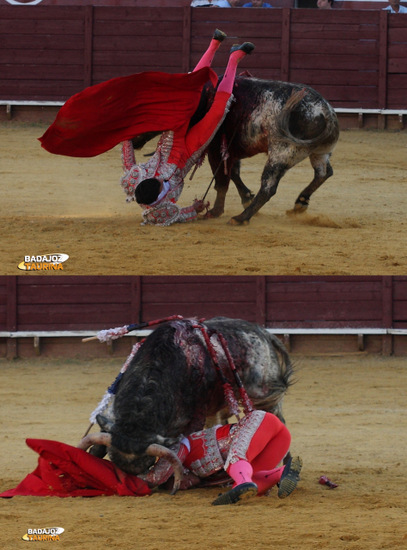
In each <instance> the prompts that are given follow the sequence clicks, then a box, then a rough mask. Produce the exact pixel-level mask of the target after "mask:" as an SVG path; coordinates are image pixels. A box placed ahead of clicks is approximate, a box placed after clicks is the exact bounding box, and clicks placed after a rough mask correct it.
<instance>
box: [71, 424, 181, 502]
mask: <svg viewBox="0 0 407 550" xmlns="http://www.w3.org/2000/svg"><path fill="white" fill-rule="evenodd" d="M97 421H98V424H99V425H100V427H101V428H102V430H103V431H102V432H99V433H95V434H88V435H86V436H85V437H83V438H82V440H81V441H80V442H79V444H78V447H79V448H80V449H83V450H84V451H87V450H88V449H89V448H90V447H92V446H93V445H100V446H104V447H106V448H107V451H108V454H109V458H110V460H111V461H112V462H113V463H114V464H115V465H116V466H117V467H119V468H120V469H121V470H123V471H124V472H126V473H129V474H135V475H139V474H142V473H145V472H147V470H148V469H149V468H150V467H151V466H153V464H154V463H155V461H156V459H157V458H163V459H164V460H167V461H168V462H169V463H170V464H171V466H172V467H173V470H174V487H173V490H172V494H175V493H176V492H177V490H178V489H179V486H180V483H181V480H182V477H183V471H184V469H183V466H182V464H181V461H180V460H179V458H178V456H177V455H176V454H175V453H174V452H173V451H171V449H168V448H167V447H165V446H164V443H167V444H171V443H173V442H174V440H171V441H169V440H167V438H163V437H161V436H159V435H157V436H155V440H156V442H151V443H149V444H148V445H147V446H144V449H143V446H140V445H137V444H135V445H134V447H135V451H136V452H132V451H133V449H132V451H131V452H125V451H123V450H121V449H120V448H119V447H118V444H117V442H118V441H120V440H122V439H123V437H122V436H120V434H117V432H116V430H115V427H114V423H113V422H111V421H110V420H108V419H106V418H104V417H102V416H100V415H98V417H97ZM126 451H127V449H126Z"/></svg>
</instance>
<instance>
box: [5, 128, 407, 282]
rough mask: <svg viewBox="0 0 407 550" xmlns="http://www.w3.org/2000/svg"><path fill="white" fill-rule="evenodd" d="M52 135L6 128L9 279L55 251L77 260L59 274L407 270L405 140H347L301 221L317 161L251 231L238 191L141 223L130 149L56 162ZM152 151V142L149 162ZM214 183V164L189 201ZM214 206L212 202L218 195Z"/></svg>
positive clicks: (256, 167)
mask: <svg viewBox="0 0 407 550" xmlns="http://www.w3.org/2000/svg"><path fill="white" fill-rule="evenodd" d="M45 129H46V126H45V125H27V124H22V123H17V122H14V123H2V124H0V189H1V202H0V258H1V268H0V271H1V274H4V275H10V274H21V273H24V272H22V271H19V270H18V269H17V265H18V264H19V263H20V262H21V261H23V260H24V257H25V256H26V255H29V256H33V255H44V254H52V253H56V252H59V253H61V252H62V253H64V254H68V255H69V257H70V258H69V260H68V261H67V262H66V263H65V264H64V270H63V272H59V273H61V274H67V275H98V274H103V275H110V274H113V275H121V274H126V275H129V274H135V275H180V274H182V275H200V274H204V275H247V274H249V275H250V274H254V275H259V274H266V275H296V274H299V275H332V274H336V275H366V274H367V273H368V274H372V275H375V274H376V275H385V274H392V275H397V274H401V275H405V274H406V273H407V246H406V244H407V237H406V233H407V232H406V229H407V221H406V211H407V185H406V184H407V171H406V169H407V132H405V131H403V132H397V131H369V130H349V131H343V132H342V134H341V137H340V141H339V143H338V146H337V148H336V149H335V151H334V155H333V159H332V164H333V167H334V171H335V173H334V176H333V177H332V178H331V179H330V180H328V181H327V182H326V183H325V184H324V185H323V186H322V188H321V189H320V190H319V191H318V192H317V193H316V194H315V195H314V196H313V197H312V199H311V204H310V207H309V209H308V212H307V213H306V214H304V215H302V216H295V217H292V216H289V215H287V214H286V211H288V210H290V209H292V207H293V205H294V201H295V199H296V197H297V196H298V194H299V192H300V191H301V190H302V189H303V188H304V187H305V185H306V184H307V183H308V182H309V181H310V180H311V179H312V170H311V166H310V164H309V162H308V161H307V160H306V161H303V162H302V163H301V164H299V165H298V166H296V167H294V168H293V169H292V170H291V171H290V172H289V173H288V174H287V175H286V176H285V177H284V178H283V180H282V181H281V183H280V187H279V189H278V192H277V195H276V196H275V197H274V198H273V199H272V200H271V201H270V202H269V203H268V204H266V205H265V206H264V207H263V209H262V210H261V212H260V213H259V214H258V215H257V216H255V217H254V218H253V219H252V221H251V223H250V225H249V226H245V227H232V226H230V225H227V221H228V220H229V219H230V217H231V216H233V215H236V214H238V213H240V212H241V210H242V208H241V205H240V201H239V198H238V196H237V192H236V191H235V189H234V188H233V189H232V188H231V189H230V191H229V194H228V197H227V202H226V211H225V214H224V215H223V216H222V217H220V218H218V219H212V220H201V221H198V222H195V223H192V224H175V225H173V226H171V227H166V228H162V227H152V226H141V225H140V221H141V210H140V208H139V206H138V205H136V204H135V203H131V204H128V203H126V202H125V197H124V193H123V191H122V189H121V188H120V185H119V180H120V176H121V161H120V150H119V148H117V147H116V148H115V149H114V150H112V151H110V152H108V153H106V154H104V155H101V156H99V157H96V158H91V159H73V158H68V157H61V156H54V155H51V154H49V153H47V152H46V151H44V150H43V149H41V147H40V144H39V142H38V141H37V138H38V137H39V136H41V135H42V134H43V132H44V131H45ZM152 150H153V144H150V145H147V146H146V147H145V149H144V150H143V151H142V153H141V154H139V155H138V159H139V160H146V159H145V158H143V155H144V154H145V153H148V152H151V151H152ZM264 161H265V157H264V156H263V155H258V156H256V157H254V158H252V159H248V160H246V161H244V163H243V170H242V173H243V179H244V180H245V182H246V184H247V185H248V186H249V187H251V189H252V190H253V191H257V190H258V188H259V182H260V176H261V172H262V169H263V165H264ZM210 180H211V172H210V168H209V164H208V163H207V162H206V163H205V164H204V166H203V167H202V168H201V169H199V170H198V172H197V174H196V175H195V177H194V179H193V180H192V182H190V181H187V182H186V185H185V189H184V193H183V195H182V197H181V199H180V202H179V204H181V205H183V206H185V205H188V204H191V202H192V200H193V199H194V198H195V197H202V196H203V194H204V193H205V191H206V189H207V187H208V184H209V182H210ZM208 198H209V200H210V201H211V202H212V203H213V200H214V190H213V188H212V189H211V190H210V191H209V195H208ZM41 273H44V272H41ZM54 273H55V272H54Z"/></svg>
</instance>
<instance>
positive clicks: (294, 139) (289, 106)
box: [276, 88, 339, 147]
mask: <svg viewBox="0 0 407 550" xmlns="http://www.w3.org/2000/svg"><path fill="white" fill-rule="evenodd" d="M308 94H312V95H315V94H316V92H315V91H314V90H312V89H308V90H307V89H306V88H301V89H299V90H298V89H293V91H292V93H291V96H290V97H289V98H288V99H287V101H286V102H285V104H284V106H283V108H282V109H281V111H280V112H279V113H278V114H277V116H276V131H277V137H278V138H279V139H280V140H283V141H285V142H287V143H293V144H295V145H299V146H304V147H309V146H317V145H319V144H321V145H322V144H323V143H326V142H333V143H334V142H335V141H336V140H337V137H338V134H339V124H338V118H337V116H336V113H335V111H334V110H333V109H332V107H331V106H330V105H329V103H327V102H326V101H325V100H324V99H323V98H321V97H320V96H319V101H318V106H319V107H321V108H322V112H321V113H320V115H319V117H318V124H317V127H316V129H315V135H312V137H309V138H305V137H299V136H296V135H294V134H293V133H292V131H291V129H290V127H291V123H292V117H293V113H294V111H295V109H296V108H297V107H298V106H299V104H300V103H301V101H302V100H303V99H304V98H305V97H306V96H307V95H308Z"/></svg>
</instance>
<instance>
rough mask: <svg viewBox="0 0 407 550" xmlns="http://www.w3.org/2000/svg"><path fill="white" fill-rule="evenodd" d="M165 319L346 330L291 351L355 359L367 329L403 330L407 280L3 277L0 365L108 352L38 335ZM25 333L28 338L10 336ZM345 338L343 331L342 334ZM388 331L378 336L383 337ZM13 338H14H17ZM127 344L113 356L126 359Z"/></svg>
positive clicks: (388, 346) (371, 339)
mask: <svg viewBox="0 0 407 550" xmlns="http://www.w3.org/2000/svg"><path fill="white" fill-rule="evenodd" d="M171 315H183V316H184V317H198V318H210V317H214V316H226V317H233V318H243V319H247V320H249V321H253V322H257V323H259V324H261V325H263V326H266V327H271V328H273V329H280V332H281V337H282V338H284V331H283V329H287V332H289V331H290V329H292V330H293V329H312V330H313V331H314V332H315V331H316V330H317V329H334V330H335V329H336V331H338V330H339V329H348V331H349V329H352V330H354V333H350V334H322V335H321V334H319V335H312V336H310V335H309V334H308V335H307V334H305V335H304V334H296V333H295V331H294V334H293V335H291V337H290V340H289V341H287V342H286V343H287V345H288V346H289V347H290V349H291V350H292V351H294V352H295V351H299V352H301V351H302V352H304V351H306V352H312V353H314V352H315V353H316V352H318V351H327V350H330V351H331V352H332V351H335V352H344V351H345V352H346V351H358V350H359V351H360V349H361V340H360V338H358V330H357V329H361V331H360V332H361V333H363V332H364V331H363V330H362V329H365V332H366V331H367V332H368V329H369V328H370V329H407V277H390V276H386V277H378V276H371V277H368V276H367V277H362V276H357V277H356V276H355V277H300V276H296V277H272V276H270V277H264V276H236V277H181V276H177V277H165V276H156V277H138V276H129V277H126V276H123V277H103V276H97V277H82V276H75V277H71V276H64V277H58V276H49V277H47V276H4V277H0V357H5V356H7V357H16V356H23V357H24V356H30V355H32V354H33V353H34V352H37V353H38V352H39V351H41V353H44V354H48V355H51V356H52V355H54V354H56V355H58V354H61V350H63V352H62V353H63V354H65V355H70V356H72V355H80V356H82V355H84V354H85V355H86V356H90V357H96V356H100V355H105V354H106V345H103V346H102V345H101V344H99V343H98V342H91V343H90V344H87V345H86V346H84V345H83V344H82V342H81V339H80V338H79V337H78V338H57V337H50V338H42V339H41V344H40V345H38V346H37V347H35V346H34V347H33V340H32V338H33V334H31V333H38V332H39V331H48V332H50V331H51V332H54V331H76V330H79V331H88V332H89V333H90V334H93V333H94V332H95V331H97V330H100V329H108V328H113V327H116V326H123V325H128V324H131V323H138V322H143V321H151V320H154V319H160V318H163V317H167V316H171ZM21 331H31V332H30V334H31V339H29V338H18V337H16V338H12V337H10V336H11V335H10V334H9V333H18V332H21ZM345 332H346V331H345ZM382 332H384V331H382ZM16 336H18V334H17V335H16ZM131 340H132V339H129V338H124V339H121V340H120V341H118V342H116V343H115V345H114V347H113V349H110V352H114V353H116V354H119V355H126V353H128V352H129V350H130V347H131ZM406 340H407V336H403V335H400V336H397V335H396V336H392V335H384V334H383V335H380V334H379V335H369V334H367V336H365V337H364V339H363V342H362V343H363V346H362V349H364V350H367V351H371V352H375V353H382V352H383V353H384V352H385V353H391V352H394V353H397V354H399V355H405V354H407V344H406Z"/></svg>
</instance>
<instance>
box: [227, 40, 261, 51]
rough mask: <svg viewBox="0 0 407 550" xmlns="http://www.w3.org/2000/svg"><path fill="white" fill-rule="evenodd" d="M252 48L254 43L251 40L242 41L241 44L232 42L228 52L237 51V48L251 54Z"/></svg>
mask: <svg viewBox="0 0 407 550" xmlns="http://www.w3.org/2000/svg"><path fill="white" fill-rule="evenodd" d="M254 48H255V45H254V44H252V43H251V42H243V44H233V46H232V47H231V48H230V53H233V52H237V50H242V51H243V52H245V53H247V54H251V53H252V51H253V50H254Z"/></svg>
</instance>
